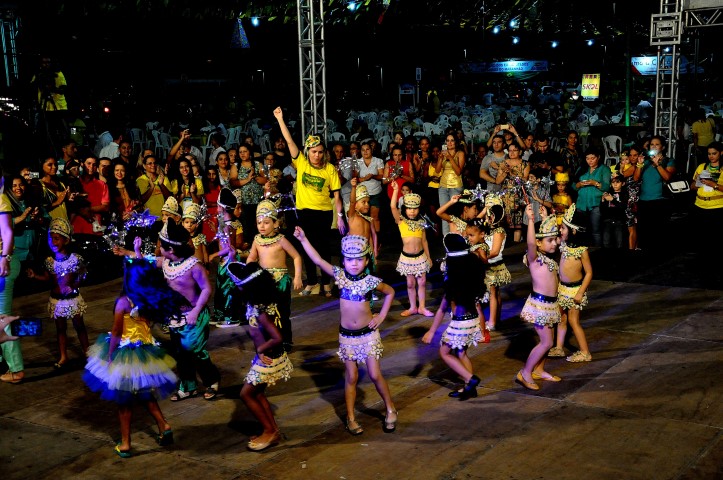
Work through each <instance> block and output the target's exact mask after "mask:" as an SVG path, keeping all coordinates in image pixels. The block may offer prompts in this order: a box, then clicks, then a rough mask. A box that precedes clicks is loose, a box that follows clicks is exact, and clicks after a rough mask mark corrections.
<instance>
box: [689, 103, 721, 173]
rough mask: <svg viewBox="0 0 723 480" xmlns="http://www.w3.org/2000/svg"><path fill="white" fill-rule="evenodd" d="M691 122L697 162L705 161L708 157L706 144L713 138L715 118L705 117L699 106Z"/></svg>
mask: <svg viewBox="0 0 723 480" xmlns="http://www.w3.org/2000/svg"><path fill="white" fill-rule="evenodd" d="M695 117H696V119H695V122H693V125H692V127H691V131H692V132H693V145H695V150H696V157H697V158H698V162H705V160H706V158H707V157H708V145H710V144H711V142H713V141H714V140H715V119H714V118H713V117H712V116H710V117H706V115H705V110H703V109H702V108H699V109H698V111H697V112H696V116H695Z"/></svg>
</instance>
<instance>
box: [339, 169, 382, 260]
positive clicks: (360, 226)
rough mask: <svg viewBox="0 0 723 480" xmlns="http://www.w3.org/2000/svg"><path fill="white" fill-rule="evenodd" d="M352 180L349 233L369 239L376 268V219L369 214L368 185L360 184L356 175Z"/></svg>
mask: <svg viewBox="0 0 723 480" xmlns="http://www.w3.org/2000/svg"><path fill="white" fill-rule="evenodd" d="M350 182H351V194H350V197H349V202H350V203H349V212H348V213H347V220H348V221H349V231H348V232H347V234H348V235H359V236H362V237H364V238H366V239H367V241H368V242H369V245H371V246H372V259H371V260H372V261H371V264H372V265H371V270H372V271H373V270H374V260H375V259H376V257H377V253H378V251H377V232H376V230H375V229H374V224H373V221H374V219H373V218H372V217H370V216H369V210H370V209H371V207H370V206H369V191H368V190H367V187H366V185H359V186H357V184H358V183H359V180H358V179H357V177H354V178H352V179H351V180H350Z"/></svg>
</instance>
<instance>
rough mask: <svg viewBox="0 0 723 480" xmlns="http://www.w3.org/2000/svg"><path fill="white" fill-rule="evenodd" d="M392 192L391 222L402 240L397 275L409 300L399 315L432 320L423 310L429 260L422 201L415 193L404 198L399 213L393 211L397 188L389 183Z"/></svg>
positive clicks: (424, 307)
mask: <svg viewBox="0 0 723 480" xmlns="http://www.w3.org/2000/svg"><path fill="white" fill-rule="evenodd" d="M392 191H393V193H392V203H391V208H392V215H394V220H395V221H396V222H397V226H398V227H399V233H400V234H401V236H402V253H401V254H400V255H399V262H398V263H397V272H399V273H401V274H402V275H404V276H406V277H407V295H408V297H409V310H404V311H403V312H402V313H401V314H400V315H401V316H402V317H408V316H410V315H416V314H418V313H420V314H422V315H424V316H425V317H433V316H434V313H432V312H430V311H429V310H427V307H426V306H425V302H426V295H427V273H428V272H429V269H430V268H431V266H432V260H431V258H432V257H431V256H430V255H429V244H428V243H427V233H426V231H425V230H424V222H423V221H420V219H419V217H420V215H419V207H420V205H421V203H422V197H421V196H419V195H418V194H416V193H408V194H406V195H404V203H403V204H402V208H401V213H400V209H399V208H397V198H398V197H399V185H397V183H396V182H392ZM415 287H416V288H415ZM417 297H419V308H417Z"/></svg>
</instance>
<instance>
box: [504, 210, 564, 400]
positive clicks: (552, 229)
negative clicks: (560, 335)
mask: <svg viewBox="0 0 723 480" xmlns="http://www.w3.org/2000/svg"><path fill="white" fill-rule="evenodd" d="M532 208H533V207H532V204H531V203H528V204H527V207H526V208H525V214H526V215H527V219H528V220H529V222H528V223H527V253H526V254H525V256H524V258H523V259H522V261H523V263H524V264H525V265H527V266H528V268H529V269H530V276H531V277H532V293H531V294H530V296H529V297H527V301H526V302H525V306H524V307H522V312H521V313H520V318H522V320H524V321H525V322H527V323H531V324H532V326H533V327H535V331H536V332H537V335H538V336H539V337H540V342H539V343H538V344H537V345H535V347H534V348H533V349H532V351H531V352H530V354H529V355H528V357H527V361H526V362H525V366H524V367H523V368H522V370H520V371H519V372H517V376H516V377H515V381H516V382H518V383H520V384H521V385H523V386H524V387H525V388H529V389H530V390H539V389H540V386H539V385H538V384H537V383H535V380H545V381H548V382H559V381H560V377H558V376H555V375H552V374H550V373H548V372H546V371H545V355H546V354H547V352H548V350H550V347H552V343H553V338H552V337H553V332H554V328H555V325H556V324H557V323H560V306H559V305H558V303H557V272H558V271H559V266H558V265H557V262H556V261H555V260H553V259H552V257H551V255H554V254H555V252H556V251H557V247H558V245H559V237H558V230H557V219H556V218H555V216H554V215H550V216H548V217H544V218H543V220H542V222H541V223H540V228H539V231H538V232H537V233H535V214H534V212H533V210H532Z"/></svg>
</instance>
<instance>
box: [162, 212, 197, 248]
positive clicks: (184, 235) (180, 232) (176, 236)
mask: <svg viewBox="0 0 723 480" xmlns="http://www.w3.org/2000/svg"><path fill="white" fill-rule="evenodd" d="M158 238H160V239H161V240H163V241H164V242H166V243H170V244H171V245H183V244H184V243H188V239H189V238H190V234H189V233H188V230H186V229H185V228H183V226H181V225H178V224H176V222H175V220H173V219H172V218H169V219H168V221H167V222H166V223H165V224H164V225H163V228H161V232H160V233H159V234H158Z"/></svg>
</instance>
